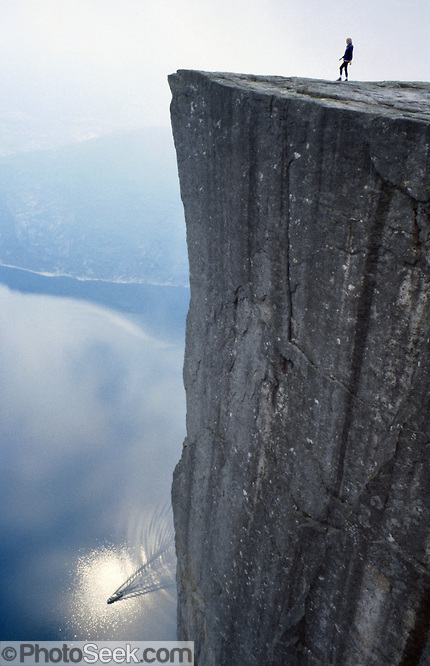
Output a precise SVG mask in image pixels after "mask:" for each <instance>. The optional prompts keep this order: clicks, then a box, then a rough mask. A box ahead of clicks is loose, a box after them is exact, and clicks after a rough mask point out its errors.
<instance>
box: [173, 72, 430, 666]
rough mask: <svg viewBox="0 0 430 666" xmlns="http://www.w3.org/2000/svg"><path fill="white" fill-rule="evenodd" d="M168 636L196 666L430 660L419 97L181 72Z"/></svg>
mask: <svg viewBox="0 0 430 666" xmlns="http://www.w3.org/2000/svg"><path fill="white" fill-rule="evenodd" d="M170 85H171V89H172V93H173V99H172V106H171V115H172V125H173V132H174V138H175V144H176V150H177V157H178V165H179V176H180V183H181V196H182V200H183V203H184V208H185V216H186V223H187V234H188V249H189V260H190V281H191V304H190V311H189V314H188V321H187V338H186V353H185V367H184V380H185V387H186V395H187V439H186V441H185V443H184V448H183V453H182V457H181V460H180V462H179V464H178V466H177V468H176V470H175V474H174V481H173V491H172V497H173V508H174V516H175V529H176V548H177V555H178V572H177V576H178V591H179V607H178V614H179V619H178V624H179V636H180V638H181V639H188V640H194V641H195V648H196V663H197V664H199V666H209V665H211V666H224V665H227V666H230V665H240V666H254V665H257V664H259V665H260V664H265V665H269V664H279V665H281V664H282V665H284V666H295V665H296V664H297V665H300V666H302V665H310V664H312V665H318V666H359V665H366V666H367V665H368V664H369V665H370V664H375V665H377V666H382V665H383V664H391V665H396V666H411V665H415V666H418V665H420V666H424V664H429V663H430V642H429V627H430V534H429V524H430V420H429V404H430V401H429V399H430V354H429V344H430V340H429V338H430V326H429V325H430V304H429V295H430V246H429V242H430V236H429V234H430V205H429V200H430V176H429V174H430V169H429V161H430V148H429V145H430V84H422V83H398V82H397V83H396V82H386V83H348V84H344V83H330V82H324V81H313V80H306V79H283V78H281V77H257V76H246V75H236V74H220V73H204V72H196V71H179V72H178V73H177V74H175V75H172V76H171V77H170Z"/></svg>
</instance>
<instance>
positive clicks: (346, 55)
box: [338, 37, 354, 81]
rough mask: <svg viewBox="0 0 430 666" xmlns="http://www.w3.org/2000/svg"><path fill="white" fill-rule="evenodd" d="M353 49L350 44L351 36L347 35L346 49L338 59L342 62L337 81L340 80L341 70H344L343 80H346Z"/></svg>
mask: <svg viewBox="0 0 430 666" xmlns="http://www.w3.org/2000/svg"><path fill="white" fill-rule="evenodd" d="M353 50H354V47H353V45H352V39H351V37H348V39H347V40H346V49H345V53H344V54H343V56H342V57H341V58H339V60H343V63H342V64H341V66H340V76H339V78H338V81H342V70H343V69H344V70H345V81H348V65H350V64H351V61H352V52H353Z"/></svg>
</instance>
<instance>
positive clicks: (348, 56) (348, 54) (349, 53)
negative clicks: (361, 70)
mask: <svg viewBox="0 0 430 666" xmlns="http://www.w3.org/2000/svg"><path fill="white" fill-rule="evenodd" d="M353 50H354V47H353V45H352V44H348V46H347V47H346V49H345V53H344V55H343V59H344V60H347V61H348V62H351V60H352V52H353Z"/></svg>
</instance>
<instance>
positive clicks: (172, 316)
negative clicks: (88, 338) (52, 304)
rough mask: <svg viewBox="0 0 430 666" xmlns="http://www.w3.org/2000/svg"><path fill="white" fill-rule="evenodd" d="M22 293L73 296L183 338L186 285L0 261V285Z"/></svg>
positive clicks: (150, 329) (166, 334)
mask: <svg viewBox="0 0 430 666" xmlns="http://www.w3.org/2000/svg"><path fill="white" fill-rule="evenodd" d="M1 284H2V285H4V286H6V287H8V288H9V289H11V290H13V291H18V292H20V293H25V294H35V295H36V294H39V295H45V296H56V297H58V298H74V299H77V300H84V301H89V302H91V303H96V304H98V305H102V306H104V307H106V308H110V309H112V310H116V311H118V312H121V313H123V314H130V315H134V316H136V317H137V318H138V319H139V321H140V322H141V323H142V324H144V326H145V329H146V330H148V332H152V333H153V334H155V335H161V336H162V337H164V338H166V337H167V338H168V339H172V338H173V339H178V338H179V339H183V337H184V335H185V320H186V314H187V311H188V304H189V298H190V290H189V287H177V286H173V285H154V284H146V283H140V282H109V281H107V280H97V279H94V280H93V279H82V278H75V277H71V276H67V275H50V274H44V273H37V272H35V271H31V270H29V269H25V268H17V267H14V266H5V265H4V264H0V285H1Z"/></svg>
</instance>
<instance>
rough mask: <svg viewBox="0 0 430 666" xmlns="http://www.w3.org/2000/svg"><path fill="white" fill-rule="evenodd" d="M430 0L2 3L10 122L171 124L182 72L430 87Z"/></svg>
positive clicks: (1, 71)
mask: <svg viewBox="0 0 430 666" xmlns="http://www.w3.org/2000/svg"><path fill="white" fill-rule="evenodd" d="M429 27H430V3H429V1H428V0H356V1H355V2H350V3H340V2H339V1H338V0H301V1H300V2H297V0H282V1H281V0H205V1H204V2H201V1H198V0H0V77H1V81H2V83H1V87H2V102H1V107H0V111H1V112H2V113H4V112H5V110H7V109H8V108H9V109H12V110H13V111H14V112H15V113H16V112H17V111H20V110H21V111H23V112H24V113H30V112H33V113H36V112H39V113H40V114H41V115H42V116H43V117H44V118H46V119H55V118H58V117H62V116H66V115H67V114H69V115H71V116H89V117H98V118H99V119H100V120H103V119H109V121H110V122H113V123H114V124H115V125H116V126H126V125H127V124H128V125H134V126H136V125H140V126H151V125H166V126H167V125H168V124H169V116H168V105H169V100H170V92H169V89H168V86H167V82H166V77H167V75H168V74H169V73H171V72H173V71H176V70H177V69H181V68H187V69H188V68H191V69H204V70H211V71H221V70H222V71H236V72H248V73H258V74H277V75H286V76H306V77H310V78H325V79H335V78H336V77H337V74H338V69H337V68H338V59H339V57H340V56H341V55H342V54H343V51H344V44H345V39H346V37H349V36H350V37H352V39H353V42H354V45H355V59H354V64H353V66H352V68H351V72H350V78H351V79H357V80H387V79H402V80H427V81H428V80H429V79H430V40H429V39H428V35H429Z"/></svg>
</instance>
